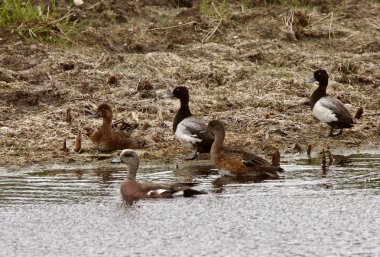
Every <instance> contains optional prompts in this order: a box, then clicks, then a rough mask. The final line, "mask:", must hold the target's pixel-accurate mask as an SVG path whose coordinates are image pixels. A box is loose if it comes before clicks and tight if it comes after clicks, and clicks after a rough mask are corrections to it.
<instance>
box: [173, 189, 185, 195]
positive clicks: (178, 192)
mask: <svg viewBox="0 0 380 257" xmlns="http://www.w3.org/2000/svg"><path fill="white" fill-rule="evenodd" d="M173 196H183V190H180V191H177V192H175V193H174V194H173Z"/></svg>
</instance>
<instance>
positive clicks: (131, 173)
mask: <svg viewBox="0 0 380 257" xmlns="http://www.w3.org/2000/svg"><path fill="white" fill-rule="evenodd" d="M127 165H128V175H127V179H129V180H136V173H137V170H138V169H139V161H138V160H137V161H136V162H133V163H128V164H127Z"/></svg>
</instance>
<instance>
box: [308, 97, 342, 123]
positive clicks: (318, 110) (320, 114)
mask: <svg viewBox="0 0 380 257" xmlns="http://www.w3.org/2000/svg"><path fill="white" fill-rule="evenodd" d="M313 114H314V117H316V118H317V119H318V120H320V121H322V122H326V123H328V122H332V121H337V120H338V118H337V117H336V116H335V114H334V112H333V111H332V110H330V109H329V108H326V107H325V106H323V105H322V104H321V103H320V100H319V101H317V102H316V103H315V105H314V108H313Z"/></svg>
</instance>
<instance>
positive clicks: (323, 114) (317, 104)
mask: <svg viewBox="0 0 380 257" xmlns="http://www.w3.org/2000/svg"><path fill="white" fill-rule="evenodd" d="M328 80H329V76H328V74H327V72H326V71H325V70H317V71H315V72H314V76H313V77H311V78H310V79H309V80H308V81H307V83H313V82H315V81H318V82H319V86H318V88H317V89H316V90H315V91H314V92H313V94H312V95H311V97H310V108H311V110H312V111H313V114H314V117H316V118H317V119H318V120H320V121H321V122H325V123H327V124H328V125H330V128H331V129H330V134H329V135H330V136H337V135H340V134H342V130H343V129H344V128H351V127H352V126H353V124H355V122H354V119H353V118H352V115H351V113H350V112H349V111H348V110H347V108H346V107H345V106H344V104H343V103H342V102H341V101H339V100H338V99H336V98H335V97H333V96H330V95H328V94H327V93H326V88H327V85H328ZM334 129H339V130H340V131H339V132H338V133H334Z"/></svg>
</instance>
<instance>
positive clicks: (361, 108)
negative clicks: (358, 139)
mask: <svg viewBox="0 0 380 257" xmlns="http://www.w3.org/2000/svg"><path fill="white" fill-rule="evenodd" d="M363 112H364V109H363V107H359V109H358V110H357V111H356V113H355V116H354V119H355V120H359V119H360V118H361V117H362V115H363Z"/></svg>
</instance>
